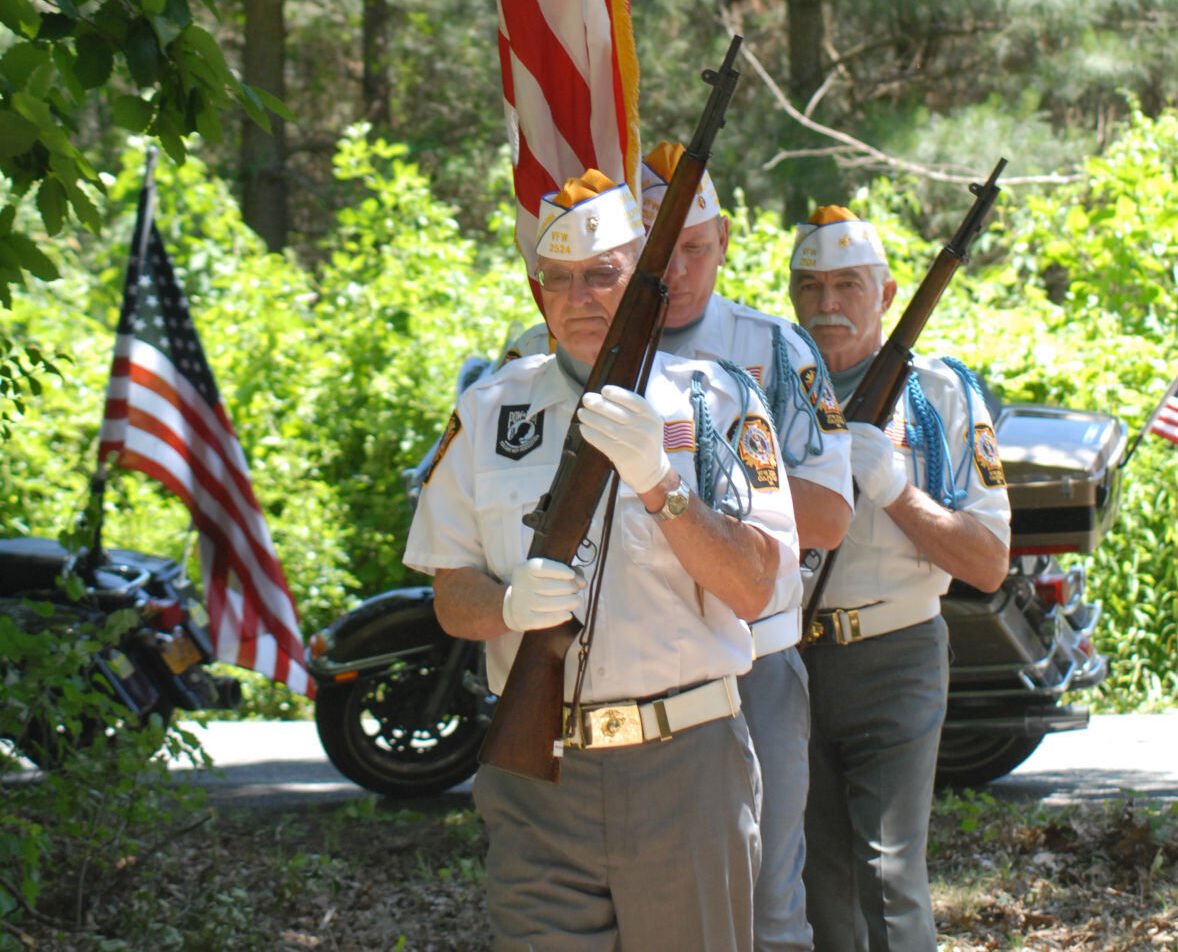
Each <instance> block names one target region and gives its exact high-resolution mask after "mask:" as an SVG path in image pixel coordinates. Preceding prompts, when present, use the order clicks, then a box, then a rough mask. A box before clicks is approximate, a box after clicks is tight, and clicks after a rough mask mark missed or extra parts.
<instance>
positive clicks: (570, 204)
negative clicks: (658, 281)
mask: <svg viewBox="0 0 1178 952" xmlns="http://www.w3.org/2000/svg"><path fill="white" fill-rule="evenodd" d="M645 234H646V232H645V231H644V230H643V228H642V215H641V213H640V212H639V210H638V202H637V201H635V199H634V193H633V192H631V191H630V186H629V185H627V184H625V183H624V182H623V183H622V184H621V185H615V184H614V182H613V180H612V179H610V177H609V176H608V175H606V174H604V173H603V172H600V171H598V170H597V169H586V170H585V171H584V173H582V174H581V175H578V176H577V177H575V178H569V179H565V183H564V187H563V188H562V189H561V190H560V191H559V192H549V193H548V194H547V195H545V196H544V197H543V198H542V199H540V214H539V226H538V227H537V229H536V254H537V255H539V256H540V257H542V258H555V259H557V260H560V261H582V260H584V259H585V258H591V257H593V255H597V254H601V253H602V252H603V251H610V250H611V249H613V248H617V247H619V246H621V245H624V244H627V243H629V242H631V241H633V240H634V239H635V238H641V237H643V236H644V235H645Z"/></svg>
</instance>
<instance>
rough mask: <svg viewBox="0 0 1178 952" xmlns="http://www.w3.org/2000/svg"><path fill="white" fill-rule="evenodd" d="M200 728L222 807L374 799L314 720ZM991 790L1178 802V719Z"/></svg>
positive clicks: (1172, 715) (1108, 737) (1058, 752)
mask: <svg viewBox="0 0 1178 952" xmlns="http://www.w3.org/2000/svg"><path fill="white" fill-rule="evenodd" d="M191 729H192V730H193V731H194V733H196V735H197V736H198V737H199V738H200V740H201V744H202V745H203V746H204V748H205V750H207V751H208V752H209V754H210V756H212V758H213V760H214V762H215V763H216V764H217V767H218V769H217V770H216V771H214V772H212V773H208V772H205V771H198V772H197V774H196V776H195V779H197V780H198V782H199V783H201V784H202V785H203V786H205V787H206V788H207V789H208V790H209V792H210V795H211V797H212V799H213V800H214V801H215V802H217V803H222V804H241V805H263V804H269V805H271V806H289V805H295V804H311V803H330V802H340V801H346V800H351V799H356V798H359V797H365V796H368V795H369V794H368V793H367V791H365V790H363V789H361V788H359V787H357V786H355V785H354V784H352V783H351V782H350V781H348V780H347V779H346V778H345V777H343V776H342V775H341V774H340V773H339V772H338V771H337V770H336V769H335V768H334V767H332V765H331V764H330V763H329V762H328V761H327V758H326V756H325V755H324V753H323V748H322V747H321V746H320V744H319V737H318V735H317V734H316V732H315V725H314V724H313V723H311V722H309V721H296V722H256V721H254V722H250V721H246V722H233V721H221V722H215V723H213V724H211V725H210V726H209V727H207V728H205V727H201V726H199V725H191ZM182 769H184V768H183V767H179V766H178V767H177V770H182ZM989 791H990V792H991V793H993V794H994V795H996V796H1001V797H1004V798H1006V797H1009V798H1012V799H1036V800H1042V801H1044V802H1047V803H1053V804H1061V803H1074V802H1078V801H1084V800H1098V799H1104V798H1108V797H1115V796H1119V795H1122V794H1128V793H1133V794H1135V795H1137V796H1139V797H1141V798H1145V799H1150V800H1158V801H1168V802H1178V711H1171V712H1168V713H1165V714H1121V715H1100V716H1094V717H1093V718H1092V721H1091V723H1090V724H1089V726H1088V728H1087V729H1086V730H1083V731H1071V732H1067V733H1060V734H1049V735H1048V736H1047V737H1046V738H1044V740H1043V743H1042V744H1041V745H1040V746H1039V749H1038V750H1037V751H1035V753H1034V754H1032V755H1031V756H1030V758H1028V759H1027V760H1026V761H1025V762H1024V763H1023V764H1022V765H1021V766H1020V767H1019V768H1018V769H1017V770H1015V771H1014V772H1013V773H1011V774H1009V775H1008V776H1006V777H1003V778H1002V779H1001V780H998V781H996V782H995V783H993V784H991V785H990V787H989ZM469 795H470V784H469V782H467V783H465V784H461V785H459V786H458V787H455V788H454V789H453V790H451V791H450V792H449V793H448V794H447V796H446V799H447V800H453V801H454V802H455V803H458V804H463V803H465V802H468V801H469Z"/></svg>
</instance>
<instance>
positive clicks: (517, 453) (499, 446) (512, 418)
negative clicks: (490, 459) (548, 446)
mask: <svg viewBox="0 0 1178 952" xmlns="http://www.w3.org/2000/svg"><path fill="white" fill-rule="evenodd" d="M542 442H544V411H543V410H541V411H540V412H539V413H537V414H536V415H535V416H534V417H531V418H529V417H528V405H527V404H526V403H517V404H512V405H504V406H501V407H500V408H499V427H498V430H497V432H496V434H495V452H496V453H498V454H499V455H500V456H506V457H507V458H508V459H523V458H524V457H525V456H527V455H528V454H529V453H530V452H532V450H534V449H535V448H536V447H537V446H539V445H540V444H541V443H542Z"/></svg>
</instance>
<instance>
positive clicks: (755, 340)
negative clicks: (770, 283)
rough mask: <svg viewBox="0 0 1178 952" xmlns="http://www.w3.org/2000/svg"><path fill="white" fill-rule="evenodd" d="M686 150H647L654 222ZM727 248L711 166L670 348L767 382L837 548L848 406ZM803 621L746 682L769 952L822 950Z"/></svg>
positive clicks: (810, 498) (803, 519)
mask: <svg viewBox="0 0 1178 952" xmlns="http://www.w3.org/2000/svg"><path fill="white" fill-rule="evenodd" d="M684 151H685V150H684V148H683V146H682V145H678V144H671V143H669V142H660V143H659V144H658V145H657V146H655V148H654V149H652V150H651V151H650V152H649V153H648V154H647V155H646V159H645V162H644V164H643V169H642V172H643V177H642V217H643V220H644V222H645V224H646V227H647V229H648V230H649V228H650V227H651V225H653V224H654V220H655V217H656V216H657V214H658V210H659V207H660V206H661V204H662V200H663V197H664V195H665V194H666V191H667V188H668V186H669V185H670V181H671V177H672V176H673V175H674V173H675V169H676V167H677V166H678V164H679V160H680V158H681V156H682V155H683V153H684ZM727 250H728V219H727V217H725V216H724V215H723V214H722V213H721V209H720V202H719V199H718V197H717V196H716V189H715V187H714V186H713V184H712V180H711V176H710V175H708V173H707V172H706V171H705V172H704V176H703V181H702V183H701V185H700V188H699V190H698V192H697V194H696V197H695V201H694V203H693V204H692V207H691V211H690V212H689V213H688V216H687V219H686V221H685V223H684V227H683V230H682V232H680V234H679V240H678V242H677V243H676V245H675V253H674V255H673V256H672V258H671V263H670V265H669V266H668V267H667V271H666V274H665V275H664V276H663V280H664V282H665V283H666V285H667V291H668V295H669V303H668V305H667V318H666V326H665V328H664V330H663V336H662V340H661V342H660V344H659V346H660V348H661V349H662V350H665V351H669V352H671V353H674V354H680V355H683V356H685V357H696V358H703V359H709V360H721V359H725V360H730V361H733V362H734V363H736V364H739V365H740V366H742V367H744V368H745V369H746V370H748V371H749V373H751V374H752V375H753V376H754V377H755V378H756V379H757V381H758V382H759V383H760V385H761V386H762V388H763V389H764V391H765V393H766V395H767V398H768V401H769V405H770V407H771V408H772V410H773V415H774V422H775V423H776V427H777V437H778V440H779V442H780V443H781V449H782V455H783V457H784V459H785V464H786V470H787V472H788V473H789V485H790V490H791V492H792V493H793V497H794V509H795V512H796V517H797V522H798V537H799V541H800V544H801V546H802V548H803V549H808V548H833V547H834V546H836V545H838V543H839V542H840V541H841V540H842V538H843V534H844V533H845V531H846V528H847V525H848V524H849V522H850V520H851V498H852V497H851V469H850V437H849V435H848V433H847V430H846V428H845V426H844V423H843V417H842V411H841V410H840V408H839V405H838V402H837V400H836V399H835V397H834V391H833V389H832V387H831V385H830V381H829V378H828V377H827V373H826V368H825V367H824V365H823V362H822V358H821V356H820V355H819V353H818V350H817V348H816V347H815V345H814V342H813V341H811V340H810V339H809V337H808V336H807V335H806V334H804V333H803V332H801V331H800V330H799V328H798V327H797V326H796V325H794V324H792V323H790V322H789V321H787V320H784V319H782V318H779V317H774V316H772V315H769V314H764V313H762V312H761V311H758V310H756V309H754V308H752V307H749V306H748V305H747V304H741V303H737V302H735V301H731V300H728V299H727V298H725V297H722V296H721V295H719V294H716V293H715V286H716V279H717V276H718V274H719V270H720V266H721V265H722V264H723V263H724V258H725V254H726V253H727ZM800 621H801V619H800V613H797V612H787V613H782V614H779V615H777V616H775V617H772V618H766V619H763V620H761V621H760V622H759V623H758V624H755V625H754V626H753V637H754V639H755V647H756V653H757V661H756V663H755V664H754V665H753V669H752V671H751V672H750V673H749V674H747V675H745V677H743V678H741V681H740V691H741V697H742V699H743V701H744V709H745V716H746V717H747V719H748V722H749V730H750V732H751V733H752V737H753V746H754V747H755V748H756V750H757V756H758V758H759V759H760V761H761V772H762V776H763V778H764V783H765V804H764V808H763V810H762V816H761V837H762V841H763V843H764V846H763V857H764V858H763V861H762V866H761V875H760V878H759V879H758V880H757V891H756V899H755V902H754V907H755V911H756V935H757V949H758V950H760V952H783V950H800V949H809V948H810V947H811V934H810V927H809V925H808V924H807V921H806V910H805V892H804V888H803V885H802V864H803V861H804V858H805V843H804V837H803V813H804V810H805V803H806V791H807V770H806V762H807V752H806V748H807V743H808V736H809V730H808V727H809V713H808V709H809V696H808V693H807V687H806V675H805V668H804V666H803V664H802V661H801V658H800V656H799V654H798V650H797V647H796V646H797V644H798V641H799V639H800V637H801V626H800Z"/></svg>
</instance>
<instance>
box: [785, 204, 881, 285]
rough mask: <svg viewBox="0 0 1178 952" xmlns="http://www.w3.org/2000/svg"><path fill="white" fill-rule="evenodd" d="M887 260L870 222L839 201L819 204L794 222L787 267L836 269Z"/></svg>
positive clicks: (797, 268)
mask: <svg viewBox="0 0 1178 952" xmlns="http://www.w3.org/2000/svg"><path fill="white" fill-rule="evenodd" d="M887 263H888V259H887V256H886V255H885V254H884V249H883V244H882V243H881V242H880V240H879V235H878V234H876V231H875V226H874V225H872V224H871V222H866V221H862V220H861V219H859V218H858V217H857V216H856V215H855V214H854V213H853V212H851V211H849V210H848V209H846V208H843V206H842V205H821V206H819V207H818V208H817V209H816V210H815V212H814V214H813V215H811V216H810V218H809V220H808V221H807V222H805V223H804V224H801V225H798V228H797V232H796V237H795V239H794V252H793V256H792V257H791V258H790V261H789V266H790V269H791V270H802V271H837V270H838V269H839V268H853V267H855V266H857V265H864V264H868V265H870V264H882V265H886V264H887Z"/></svg>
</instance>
